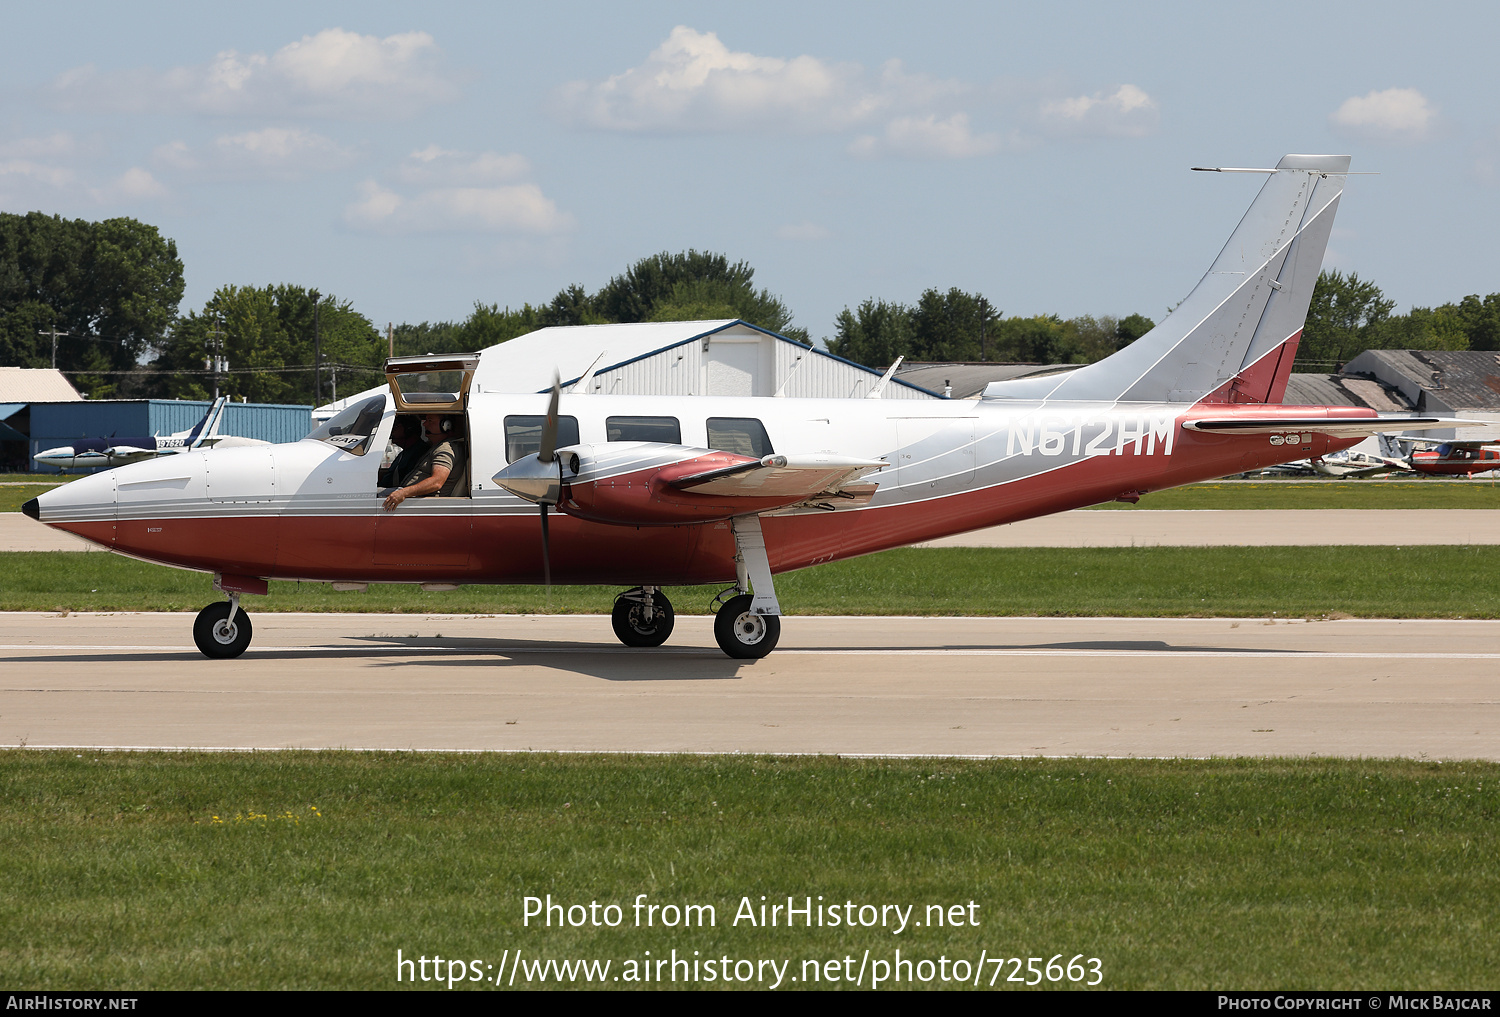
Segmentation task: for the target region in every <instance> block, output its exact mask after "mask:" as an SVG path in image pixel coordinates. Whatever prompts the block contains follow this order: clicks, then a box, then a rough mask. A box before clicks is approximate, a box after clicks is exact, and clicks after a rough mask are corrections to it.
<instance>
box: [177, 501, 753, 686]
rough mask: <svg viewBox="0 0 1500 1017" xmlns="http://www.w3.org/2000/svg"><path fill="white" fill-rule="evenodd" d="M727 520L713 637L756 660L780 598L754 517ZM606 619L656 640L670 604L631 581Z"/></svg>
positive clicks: (634, 639) (668, 624)
mask: <svg viewBox="0 0 1500 1017" xmlns="http://www.w3.org/2000/svg"><path fill="white" fill-rule="evenodd" d="M731 526H732V527H733V529H734V544H735V555H734V572H735V583H734V585H733V586H731V587H730V588H729V589H727V590H725V591H724V592H723V593H721V594H719V596H718V597H716V598H714V603H715V604H717V605H718V606H719V610H718V615H717V616H716V617H715V618H714V639H715V640H716V641H717V642H718V644H719V649H721V650H723V651H724V652H725V653H726V654H728V655H729V656H731V657H733V658H735V659H736V660H758V659H759V658H761V657H764V656H765V655H766V654H768V653H770V652H771V651H772V650H774V649H776V643H777V642H778V641H779V640H780V639H781V604H780V603H778V602H777V600H776V587H775V585H774V584H773V583H772V581H771V562H770V559H769V557H768V556H767V555H766V541H765V538H764V537H763V536H762V535H761V530H760V517H759V516H745V517H742V518H739V519H735V520H733V522H732V523H731ZM752 589H753V591H754V592H751V591H752ZM730 594H733V596H730ZM726 596H728V597H729V599H727V600H725V599H724V598H725V597H726ZM610 622H611V623H612V624H613V625H614V629H615V635H616V636H618V637H619V640H620V642H622V643H624V644H625V645H626V646H660V645H661V644H662V643H665V642H666V641H667V637H668V636H670V635H671V634H672V622H673V617H672V605H671V603H670V602H669V601H668V600H667V598H666V597H665V596H664V595H663V594H662V592H661V590H660V589H658V588H657V587H655V586H637V587H636V588H635V589H633V590H626V591H625V592H624V593H622V594H620V595H619V597H617V598H615V607H614V610H613V611H611V612H610ZM204 652H205V653H206V652H208V651H206V650H205V651H204Z"/></svg>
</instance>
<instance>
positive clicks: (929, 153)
mask: <svg viewBox="0 0 1500 1017" xmlns="http://www.w3.org/2000/svg"><path fill="white" fill-rule="evenodd" d="M999 148H1000V136H999V135H998V134H975V133H974V132H973V131H972V130H971V129H970V127H969V115H968V114H967V113H955V114H953V115H952V116H951V117H948V118H947V119H946V120H939V119H937V117H936V115H934V114H931V113H929V114H928V115H927V116H925V117H897V118H896V119H894V120H892V121H891V122H890V123H888V124H886V127H885V134H884V135H882V136H880V137H875V136H874V135H868V134H867V135H864V136H862V137H859V138H856V139H855V140H854V142H853V143H852V144H850V146H849V151H850V152H852V153H853V154H855V155H858V156H863V157H866V158H868V157H872V156H878V155H897V156H905V157H908V158H914V159H968V158H972V157H974V156H977V155H989V154H990V153H991V152H995V151H997V150H998V149H999Z"/></svg>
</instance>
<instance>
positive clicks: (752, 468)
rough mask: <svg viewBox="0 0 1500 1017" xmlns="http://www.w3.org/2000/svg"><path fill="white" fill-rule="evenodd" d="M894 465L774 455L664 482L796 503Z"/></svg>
mask: <svg viewBox="0 0 1500 1017" xmlns="http://www.w3.org/2000/svg"><path fill="white" fill-rule="evenodd" d="M889 465H890V464H889V463H887V462H885V461H883V460H879V459H852V458H850V457H848V456H836V455H830V454H826V453H813V454H810V455H770V456H765V457H764V458H761V459H752V460H750V461H749V462H744V463H736V464H735V465H733V466H725V467H721V468H719V469H714V470H708V471H705V472H700V473H690V474H688V475H686V476H682V477H673V478H670V479H667V478H663V479H665V480H666V482H667V483H668V484H669V485H671V486H672V487H675V488H677V489H678V490H681V491H690V492H692V493H693V494H704V495H714V496H717V497H730V498H733V497H746V498H776V499H786V500H787V501H789V502H790V501H795V500H798V499H802V498H811V497H813V496H814V495H818V494H832V493H836V492H838V491H840V490H842V489H843V488H844V487H846V486H847V485H849V484H851V483H853V482H854V481H856V480H858V479H859V478H860V477H863V476H864V475H865V474H867V473H873V472H875V471H876V470H879V469H883V468H885V467H886V466H889Z"/></svg>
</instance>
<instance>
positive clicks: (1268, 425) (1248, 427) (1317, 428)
mask: <svg viewBox="0 0 1500 1017" xmlns="http://www.w3.org/2000/svg"><path fill="white" fill-rule="evenodd" d="M1490 423H1492V421H1488V420H1466V419H1461V418H1459V417H1396V416H1380V417H1249V416H1246V417H1225V418H1222V419H1215V418H1212V417H1207V418H1204V419H1202V420H1187V421H1184V422H1183V424H1182V426H1183V427H1185V428H1186V429H1188V430H1189V431H1206V432H1208V433H1210V434H1276V433H1278V432H1285V431H1314V432H1316V433H1318V434H1331V435H1333V436H1334V437H1336V438H1358V437H1363V436H1365V435H1370V434H1379V433H1381V432H1384V431H1401V430H1406V431H1436V430H1439V429H1441V428H1447V427H1483V426H1485V425H1486V424H1490Z"/></svg>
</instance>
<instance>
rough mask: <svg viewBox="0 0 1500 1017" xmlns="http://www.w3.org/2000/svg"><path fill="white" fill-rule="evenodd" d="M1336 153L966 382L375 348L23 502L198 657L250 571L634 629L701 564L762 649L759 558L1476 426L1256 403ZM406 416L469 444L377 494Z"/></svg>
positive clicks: (784, 558)
mask: <svg viewBox="0 0 1500 1017" xmlns="http://www.w3.org/2000/svg"><path fill="white" fill-rule="evenodd" d="M1348 169H1349V157H1348V156H1305V155H1294V156H1287V157H1286V158H1284V159H1282V160H1281V162H1280V163H1279V164H1278V165H1277V166H1276V167H1275V168H1274V169H1270V170H1256V171H1253V172H1263V173H1265V174H1266V177H1267V179H1266V182H1265V184H1264V186H1263V187H1262V188H1261V190H1260V192H1259V194H1258V196H1257V197H1256V199H1255V201H1254V203H1253V204H1252V205H1251V206H1250V209H1249V211H1248V212H1247V213H1246V214H1245V217H1244V219H1243V220H1242V221H1241V222H1240V224H1239V226H1238V228H1236V230H1235V231H1234V233H1233V235H1232V236H1231V237H1230V239H1229V242H1228V243H1227V244H1226V245H1225V247H1224V249H1223V251H1222V252H1221V253H1220V254H1219V256H1218V258H1217V259H1216V260H1215V261H1214V263H1213V265H1212V267H1210V269H1209V270H1208V273H1207V274H1206V275H1205V276H1204V277H1203V279H1202V281H1201V282H1199V283H1198V285H1197V287H1196V288H1195V289H1194V290H1193V292H1192V293H1191V294H1190V295H1189V296H1188V297H1187V299H1185V300H1184V301H1183V302H1182V303H1181V304H1180V305H1179V306H1178V307H1177V308H1176V310H1175V311H1174V312H1173V313H1172V314H1171V315H1170V316H1169V317H1168V318H1167V319H1166V320H1165V321H1163V322H1162V323H1161V324H1160V325H1158V326H1157V327H1156V328H1155V329H1153V330H1152V331H1151V332H1150V333H1148V334H1147V335H1145V336H1143V337H1141V338H1140V339H1138V340H1137V341H1136V342H1134V343H1132V344H1131V345H1130V346H1128V347H1126V348H1125V349H1123V350H1121V351H1120V352H1118V353H1116V354H1115V355H1113V356H1111V357H1109V358H1107V359H1105V360H1102V361H1100V362H1098V363H1095V364H1092V365H1089V366H1087V367H1084V368H1081V369H1079V370H1076V371H1073V372H1071V373H1068V374H1063V375H1060V376H1051V377H1042V378H1028V379H1017V380H1012V381H1005V382H997V383H994V384H992V385H990V386H989V388H988V389H986V390H985V392H984V396H983V398H981V399H980V400H978V401H970V400H965V401H953V402H924V403H921V404H914V403H912V402H909V401H895V400H891V401H887V400H881V399H877V398H871V399H857V400H850V399H780V398H718V397H710V396H697V397H693V396H686V397H669V396H609V395H596V394H593V393H589V392H588V388H589V386H588V385H587V384H580V385H577V386H575V388H576V389H577V390H578V391H579V394H571V395H568V396H567V397H565V398H562V399H559V392H558V389H557V387H554V389H553V391H552V393H551V395H550V398H549V396H548V394H547V393H545V392H544V393H540V394H533V395H517V394H512V393H505V392H504V391H503V387H504V386H503V379H501V378H499V377H495V376H493V374H495V373H498V366H493V365H492V366H491V367H490V368H489V370H488V371H487V366H486V364H487V362H486V358H485V357H484V356H483V355H482V354H474V355H469V356H456V357H455V356H447V357H442V356H437V357H420V358H408V359H395V360H391V361H389V362H388V363H387V366H386V372H387V375H388V377H389V379H390V382H391V386H390V388H391V391H390V393H389V394H381V395H376V396H373V397H371V398H368V399H365V400H362V401H360V402H359V403H357V404H355V405H353V406H350V407H349V408H348V409H346V410H345V411H344V412H342V413H341V414H339V415H338V416H337V417H335V418H333V419H332V420H330V421H328V422H327V423H326V424H324V425H322V426H321V427H319V428H317V429H316V430H314V431H313V432H312V433H311V434H310V435H308V436H307V438H305V439H303V440H302V441H299V442H295V443H291V444H286V445H276V446H271V447H268V448H245V449H224V450H220V451H216V452H215V453H214V454H213V455H204V454H201V453H187V454H183V455H177V456H173V457H171V458H170V459H167V460H158V461H153V462H146V463H139V464H136V465H132V466H126V467H122V468H120V469H117V470H112V471H110V472H108V473H104V474H100V475H98V476H94V477H88V478H85V479H82V480H79V481H76V482H74V483H72V484H68V485H66V486H65V487H61V488H58V489H56V490H54V491H50V492H48V493H47V494H44V495H42V496H41V497H40V498H38V499H36V500H34V501H31V502H28V503H27V504H26V506H25V507H24V510H25V511H26V512H27V514H29V515H31V516H32V517H33V518H37V519H40V520H41V521H42V522H44V523H47V524H49V525H51V526H55V527H57V528H59V529H63V530H67V531H69V532H72V533H75V534H77V535H79V536H82V537H85V538H87V539H89V540H91V541H94V542H96V543H98V544H101V545H103V546H104V547H107V548H110V549H111V550H114V551H118V552H120V553H122V554H126V555H130V556H132V557H136V558H142V559H145V560H148V561H153V562H161V563H164V564H167V565H173V566H177V567H181V568H188V569H198V570H201V571H204V572H212V573H213V574H214V584H215V586H216V587H217V588H218V589H220V590H222V591H224V592H226V593H228V595H229V601H228V602H227V603H226V602H219V603H215V604H212V605H210V606H209V607H207V608H205V609H204V610H203V612H202V613H201V614H200V615H199V616H198V620H197V623H196V625H195V626H194V636H195V639H196V641H197V643H198V646H199V648H200V649H201V650H202V651H203V652H204V653H205V654H207V655H208V656H210V657H233V656H237V655H238V654H240V653H242V652H243V651H244V649H245V648H246V646H247V645H248V644H249V642H250V633H251V627H250V620H249V618H248V617H247V616H246V614H245V613H244V612H243V611H242V610H240V607H239V602H240V597H241V595H242V594H246V593H260V594H263V593H265V592H267V583H266V581H267V580H268V579H273V578H274V579H299V580H311V581H323V582H332V583H335V584H337V585H341V586H343V587H344V588H351V587H354V588H358V587H359V586H361V585H362V584H367V583H372V582H377V583H378V582H401V583H422V584H428V585H429V586H447V585H451V584H461V583H537V582H541V581H543V580H548V581H556V582H561V583H618V584H621V585H630V584H635V585H634V588H633V589H631V590H630V591H628V592H626V593H624V594H621V596H620V598H619V599H618V600H617V602H616V604H615V610H614V627H615V632H616V634H617V635H618V636H619V638H620V639H621V641H622V642H624V643H626V644H627V645H632V646H655V645H659V644H661V643H662V642H663V641H665V640H666V638H667V636H668V635H669V634H670V632H671V630H672V617H673V616H672V608H671V605H670V604H669V603H668V601H667V598H666V597H665V596H664V595H663V594H662V592H661V590H662V587H665V586H674V585H684V584H698V583H719V582H722V583H726V584H732V586H731V587H730V588H729V589H727V590H725V592H724V593H723V594H720V597H719V598H718V599H719V601H720V603H719V611H718V617H717V620H716V622H715V625H714V631H715V635H716V636H717V638H718V642H719V645H720V646H721V647H722V648H723V649H724V651H725V652H726V653H728V654H729V655H730V656H731V657H762V656H764V655H765V654H767V653H769V652H770V651H771V650H772V649H773V648H774V647H775V645H776V641H777V639H778V637H779V634H780V618H779V616H780V614H781V608H780V605H779V604H778V602H777V598H776V593H775V588H774V582H773V579H772V577H773V576H774V575H775V574H776V573H779V572H785V571H789V570H792V569H799V568H805V567H807V566H809V565H817V564H820V563H822V562H828V561H834V560H837V559H840V558H848V557H852V556H854V555H861V554H868V553H870V552H873V551H881V550H884V549H887V548H892V547H899V546H901V545H904V544H911V543H915V542H918V541H924V540H930V539H933V538H935V537H941V536H944V535H947V534H953V533H960V532H963V531H966V530H973V529H977V528H980V527H985V526H994V525H997V524H1000V523H1009V522H1015V521H1017V520H1020V519H1027V518H1030V517H1033V516H1040V515H1045V514H1047V513H1051V512H1061V511H1064V510H1067V509H1074V508H1079V507H1081V506H1084V505H1092V504H1095V503H1098V502H1104V501H1111V500H1115V499H1126V500H1133V499H1136V498H1138V497H1139V496H1140V495H1141V494H1142V493H1143V492H1147V491H1155V490H1160V489H1162V488H1167V487H1174V486H1176V485H1179V484H1187V483H1192V482H1194V481H1200V480H1206V479H1210V478H1214V477H1221V476H1224V475H1226V474H1230V473H1240V472H1244V471H1246V470H1252V469H1259V468H1261V467H1265V466H1270V465H1272V464H1274V463H1282V462H1287V461H1289V460H1294V459H1305V458H1308V457H1309V456H1316V455H1321V454H1324V453H1327V452H1332V451H1335V450H1338V449H1343V448H1348V447H1350V446H1352V445H1354V444H1355V443H1356V442H1358V441H1359V440H1360V439H1361V438H1363V437H1364V436H1366V435H1368V434H1371V433H1374V432H1377V431H1397V430H1407V431H1409V430H1422V429H1430V428H1439V427H1442V428H1448V427H1456V426H1465V425H1468V424H1473V423H1477V422H1475V421H1458V420H1445V419H1439V418H1434V417H1406V416H1403V417H1394V416H1386V417H1381V416H1379V415H1377V414H1376V413H1375V412H1374V411H1373V410H1366V409H1361V408H1351V407H1319V406H1280V405H1268V404H1274V403H1279V402H1280V400H1281V398H1282V395H1283V393H1284V391H1285V388H1286V381H1287V375H1288V373H1289V372H1290V371H1291V367H1292V360H1293V358H1294V357H1295V355H1296V352H1297V343H1298V340H1299V339H1300V337H1301V330H1302V325H1303V320H1304V318H1305V317H1306V314H1307V308H1308V303H1309V301H1310V299H1311V296H1312V289H1313V283H1314V282H1315V281H1316V280H1317V277H1318V272H1319V270H1320V268H1321V265H1322V259H1323V251H1324V248H1325V247H1326V245H1327V242H1328V235H1329V231H1330V229H1331V228H1332V225H1333V218H1334V213H1335V211H1336V210H1337V208H1338V202H1339V196H1340V194H1341V192H1342V191H1343V187H1344V181H1345V176H1346V174H1347V173H1348ZM445 378H447V379H451V380H450V381H446V382H445V381H444V380H443V379H445ZM434 382H439V384H436V385H435V386H434ZM878 394H879V391H878V388H877V391H876V392H874V393H872V395H878ZM428 412H441V413H446V414H448V415H450V418H453V419H455V421H456V422H458V423H459V424H460V426H464V425H466V428H467V433H468V434H469V435H470V436H471V440H470V441H469V442H468V443H467V444H466V445H460V448H461V450H462V451H461V455H460V459H461V460H462V461H461V463H460V465H459V466H458V467H457V468H456V469H455V473H460V472H461V475H462V478H463V479H462V482H460V483H458V484H456V485H455V492H454V493H455V495H456V496H450V497H441V496H439V497H428V498H410V499H408V500H406V501H405V502H403V503H402V504H400V506H399V507H398V508H396V509H395V510H394V511H385V510H383V508H382V502H383V499H384V496H385V494H386V493H387V492H385V491H382V490H379V489H378V488H377V479H376V478H377V469H378V467H379V465H380V459H381V452H382V451H383V450H385V449H386V440H387V436H388V435H389V434H390V433H391V427H392V421H393V419H394V418H395V417H396V416H397V415H400V414H408V413H428ZM460 418H461V419H460ZM538 505H540V506H541V512H540V519H538V512H537V506H538ZM549 509H551V510H553V511H555V515H553V516H552V518H551V525H550V540H549V539H548V534H549V525H548V511H549ZM1225 539H1226V541H1232V540H1233V534H1226V535H1225ZM549 545H550V549H549ZM549 570H550V574H549ZM726 595H728V596H726Z"/></svg>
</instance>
